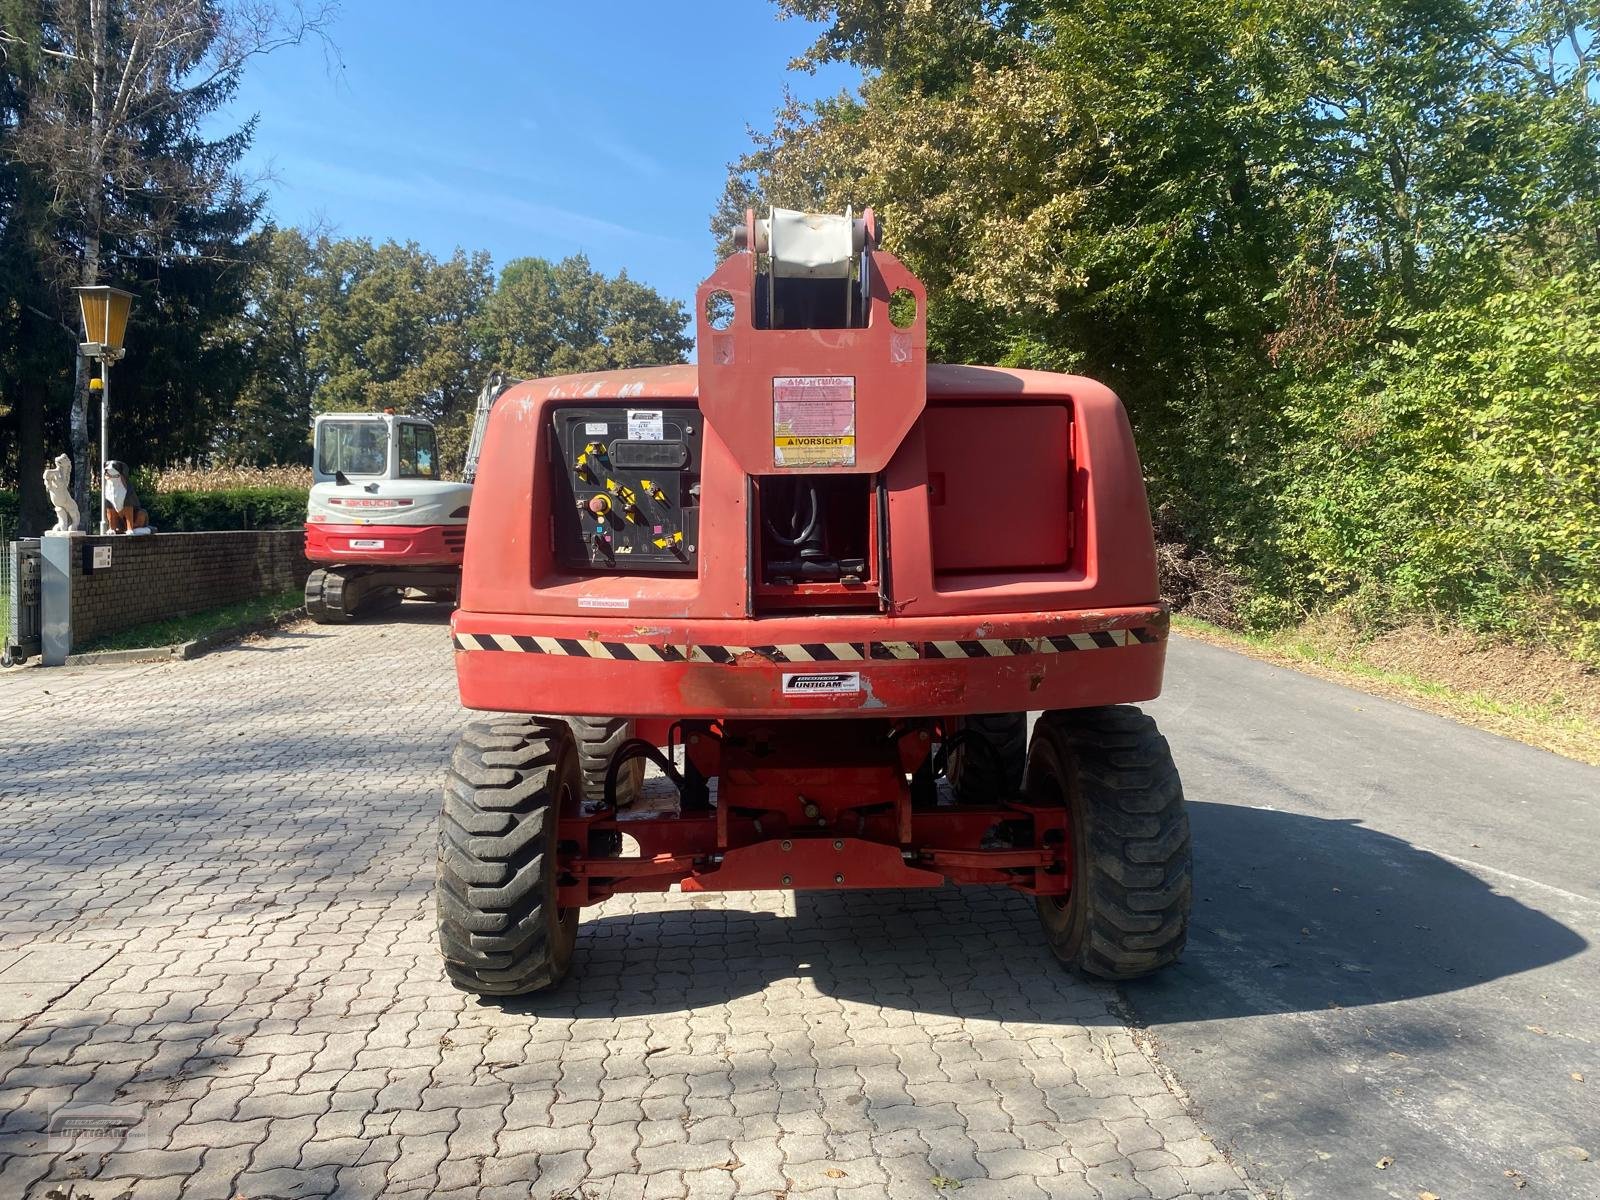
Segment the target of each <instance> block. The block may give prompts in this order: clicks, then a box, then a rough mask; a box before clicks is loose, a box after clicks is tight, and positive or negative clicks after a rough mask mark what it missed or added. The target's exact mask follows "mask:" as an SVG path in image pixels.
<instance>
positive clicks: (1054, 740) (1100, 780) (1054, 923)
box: [1023, 705, 1194, 979]
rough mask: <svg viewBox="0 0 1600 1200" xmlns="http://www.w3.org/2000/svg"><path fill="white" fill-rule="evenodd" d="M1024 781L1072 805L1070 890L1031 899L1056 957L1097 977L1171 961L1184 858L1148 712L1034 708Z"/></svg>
mask: <svg viewBox="0 0 1600 1200" xmlns="http://www.w3.org/2000/svg"><path fill="white" fill-rule="evenodd" d="M1023 790H1024V793H1025V794H1026V795H1027V797H1028V798H1029V799H1030V800H1033V801H1035V802H1057V803H1059V802H1060V801H1061V800H1062V799H1063V798H1065V800H1066V802H1067V804H1068V806H1069V807H1070V809H1071V820H1070V823H1069V829H1070V831H1071V840H1072V850H1073V871H1074V875H1073V879H1074V884H1073V888H1072V892H1071V894H1070V895H1069V896H1067V897H1066V899H1065V900H1064V901H1061V900H1058V899H1056V898H1054V897H1046V896H1041V897H1039V900H1038V907H1039V920H1040V923H1041V924H1042V925H1043V926H1044V932H1045V937H1046V939H1047V940H1048V942H1049V944H1050V949H1051V950H1052V951H1054V952H1055V955H1056V957H1057V958H1059V959H1061V961H1062V962H1064V963H1066V964H1067V965H1068V966H1071V967H1073V968H1075V969H1077V970H1079V971H1082V972H1083V973H1085V974H1087V975H1094V976H1097V977H1099V978H1101V979H1137V978H1139V977H1140V976H1143V975H1149V974H1150V973H1151V972H1153V971H1157V970H1160V969H1161V968H1162V967H1164V966H1167V965H1168V964H1170V963H1172V962H1174V961H1176V960H1177V958H1178V956H1179V955H1180V954H1181V953H1182V952H1183V945H1184V941H1185V939H1186V938H1187V937H1188V931H1189V906H1190V902H1191V896H1192V894H1193V890H1194V888H1193V873H1194V863H1193V856H1192V854H1191V843H1190V837H1189V814H1188V811H1187V810H1186V809H1185V807H1184V801H1183V783H1182V781H1181V780H1180V779H1179V778H1178V769H1177V767H1176V766H1175V765H1174V764H1173V761H1172V751H1171V749H1170V748H1169V747H1168V745H1167V739H1166V738H1164V737H1162V736H1161V733H1160V731H1159V730H1157V729H1156V723H1155V721H1153V720H1152V719H1151V718H1149V717H1147V716H1146V715H1145V714H1144V713H1142V712H1140V711H1139V710H1138V709H1137V708H1133V707H1130V706H1128V705H1118V706H1116V707H1112V708H1086V709H1076V710H1067V711H1058V712H1047V713H1044V714H1042V715H1041V716H1040V717H1039V721H1038V723H1037V725H1036V726H1035V727H1034V731H1033V744H1032V746H1031V747H1030V748H1029V751H1028V773H1027V779H1026V782H1025V784H1024V789H1023Z"/></svg>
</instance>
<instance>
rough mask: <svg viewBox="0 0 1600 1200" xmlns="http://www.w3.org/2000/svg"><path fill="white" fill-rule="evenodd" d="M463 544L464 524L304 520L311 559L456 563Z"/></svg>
mask: <svg viewBox="0 0 1600 1200" xmlns="http://www.w3.org/2000/svg"><path fill="white" fill-rule="evenodd" d="M466 545H467V527H466V526H465V525H381V526H374V525H324V524H316V523H311V522H307V524H306V557H307V558H308V559H310V560H311V561H312V562H315V563H362V564H367V563H393V564H394V565H396V566H407V567H459V566H460V565H461V560H462V557H463V556H464V554H465V553H466Z"/></svg>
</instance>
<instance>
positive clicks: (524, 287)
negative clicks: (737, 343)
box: [475, 254, 694, 377]
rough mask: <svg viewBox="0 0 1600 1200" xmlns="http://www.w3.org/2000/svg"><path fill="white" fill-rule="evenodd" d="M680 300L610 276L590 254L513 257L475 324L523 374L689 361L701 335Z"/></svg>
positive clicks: (502, 359)
mask: <svg viewBox="0 0 1600 1200" xmlns="http://www.w3.org/2000/svg"><path fill="white" fill-rule="evenodd" d="M687 322H688V314H687V313H686V312H685V311H684V307H683V305H682V304H680V303H679V302H678V301H676V300H667V299H665V298H664V297H662V296H660V295H659V294H657V293H656V292H655V291H654V290H653V289H651V288H648V287H645V286H644V285H643V284H640V283H635V282H634V281H633V280H631V279H629V278H628V273H627V272H626V271H624V272H622V273H621V274H620V275H618V276H616V278H614V279H608V278H606V276H604V275H602V274H600V272H598V271H596V270H594V269H593V268H592V267H590V265H589V260H588V258H586V257H585V256H584V255H582V254H577V255H574V256H572V257H571V258H565V259H562V260H561V261H560V262H558V263H551V262H548V261H546V260H545V259H542V258H518V259H514V260H512V261H511V262H509V263H507V264H506V266H505V270H503V271H502V272H501V273H500V283H499V286H497V287H496V288H495V290H494V293H493V294H492V295H491V296H489V298H488V300H487V301H486V303H485V304H484V306H483V310H482V312H481V314H480V315H479V316H478V319H477V323H476V326H475V330H476V334H477V338H478V341H479V343H480V344H481V345H482V346H483V352H484V355H485V357H486V358H487V359H488V360H489V361H490V362H492V363H493V364H494V365H495V366H496V367H499V368H501V369H503V370H506V371H510V372H511V373H512V374H515V375H523V376H528V377H537V376H543V375H565V374H570V373H574V372H579V371H609V370H613V369H616V368H619V367H641V366H656V365H660V364H663V363H675V362H682V361H683V359H684V355H686V354H687V353H688V352H689V350H690V349H691V348H693V346H694V343H693V341H692V340H691V339H690V338H688V337H686V336H685V335H684V332H683V330H684V326H685V324H686V323H687Z"/></svg>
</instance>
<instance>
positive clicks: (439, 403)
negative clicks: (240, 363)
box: [311, 241, 493, 420]
mask: <svg viewBox="0 0 1600 1200" xmlns="http://www.w3.org/2000/svg"><path fill="white" fill-rule="evenodd" d="M323 269H324V271H325V272H326V274H327V280H326V282H325V283H324V285H323V288H322V296H323V299H322V303H323V308H322V311H321V313H320V315H319V317H318V320H317V328H316V332H315V333H314V335H313V336H312V339H311V355H312V360H313V363H314V364H315V368H316V369H317V370H318V371H319V372H320V373H321V378H322V382H321V388H320V390H319V392H318V394H317V407H318V408H319V409H320V410H321V411H323V412H331V411H336V410H342V409H380V408H386V407H387V408H395V409H397V410H401V411H407V412H414V413H418V414H419V415H422V416H426V417H432V418H433V419H435V420H446V419H448V418H450V417H453V416H458V415H460V414H461V413H463V412H464V411H465V410H466V409H467V407H468V406H469V404H470V402H471V400H472V398H473V397H474V396H475V395H476V393H477V389H478V382H479V378H478V377H479V376H480V375H481V374H482V373H483V368H482V365H481V359H480V356H479V353H478V350H477V347H476V346H475V345H474V344H473V339H472V324H473V320H474V318H475V317H476V316H477V314H478V312H479V310H480V308H481V307H482V305H483V302H484V297H485V296H487V295H488V292H489V289H490V287H491V286H492V278H493V277H492V275H491V274H490V270H489V256H488V255H487V254H486V253H484V252H483V251H476V252H474V253H472V254H470V255H469V254H467V253H466V252H464V251H462V250H457V251H456V252H455V254H454V255H452V256H451V257H450V258H448V259H445V260H444V261H442V262H441V261H440V260H439V259H437V258H435V257H434V256H433V255H431V254H429V253H427V252H426V251H424V250H422V249H421V248H420V247H419V246H418V245H417V244H416V243H415V242H407V243H406V244H405V245H403V246H402V245H400V244H399V243H396V242H384V243H383V244H382V245H380V246H374V245H373V244H372V243H371V242H367V241H337V242H333V243H331V244H330V245H329V246H328V248H327V251H326V257H325V263H324V268H323Z"/></svg>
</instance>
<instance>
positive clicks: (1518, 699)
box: [1172, 616, 1600, 765]
mask: <svg viewBox="0 0 1600 1200" xmlns="http://www.w3.org/2000/svg"><path fill="white" fill-rule="evenodd" d="M1172 624H1173V628H1174V629H1175V630H1176V631H1177V632H1179V633H1182V634H1186V635H1187V636H1189V637H1192V638H1195V639H1196V640H1199V641H1204V642H1210V643H1212V644H1214V645H1221V646H1226V647H1228V648H1230V649H1234V650H1241V651H1243V652H1244V653H1246V654H1249V655H1251V656H1253V657H1255V658H1261V659H1265V660H1267V661H1269V662H1275V663H1278V664H1279V665H1281V666H1287V667H1291V668H1294V669H1296V670H1301V671H1305V672H1306V673H1308V674H1312V675H1318V676H1321V677H1322V678H1326V679H1332V680H1334V681H1335V682H1338V683H1343V684H1346V685H1348V686H1350V687H1354V688H1358V689H1360V690H1361V691H1365V692H1371V693H1373V694H1376V695H1379V696H1384V697H1387V698H1389V699H1391V700H1399V701H1401V702H1402V703H1406V704H1410V705H1411V706H1412V707H1414V708H1421V709H1425V710H1427V711H1429V712H1434V713H1438V714H1440V715H1442V716H1447V717H1451V718H1454V719H1455V720H1457V721H1460V722H1462V723H1463V724H1467V725H1474V726H1476V727H1478V728H1480V729H1487V730H1489V731H1490V732H1492V733H1498V734H1500V735H1502V736H1505V737H1510V738H1515V739H1516V740H1517V741H1521V742H1526V743H1528V744H1529V745H1532V746H1538V747H1540V748H1542V749H1545V750H1550V751H1552V752H1554V753H1556V754H1561V755H1564V756H1565V757H1567V758H1574V759H1577V760H1578V761H1580V762H1587V763H1594V764H1597V765H1600V675H1596V673H1594V672H1592V671H1589V670H1587V669H1586V668H1584V667H1582V666H1580V665H1578V664H1575V663H1572V662H1570V661H1569V660H1565V659H1563V658H1561V657H1560V656H1559V655H1556V654H1553V653H1552V652H1550V651H1547V650H1537V649H1529V648H1527V647H1512V646H1507V645H1503V644H1498V643H1490V642H1483V641H1480V640H1478V639H1474V638H1472V636H1471V635H1469V634H1465V633H1462V632H1461V631H1459V630H1451V631H1441V630H1439V629H1437V628H1430V627H1423V626H1414V627H1410V628H1408V629H1405V630H1397V631H1394V632H1393V633H1392V634H1389V635H1386V636H1385V637H1383V638H1369V639H1362V638H1358V637H1353V636H1351V635H1350V633H1349V631H1348V629H1346V628H1342V627H1339V626H1337V625H1333V626H1330V625H1328V624H1326V623H1323V624H1319V623H1318V622H1316V621H1311V622H1307V623H1306V624H1305V625H1302V626H1300V627H1298V628H1294V629H1286V630H1281V631H1278V632H1275V633H1267V634H1255V633H1239V632H1236V631H1234V630H1230V629H1223V628H1221V627H1220V626H1217V625H1213V624H1211V623H1210V622H1207V621H1199V620H1196V619H1194V618H1193V617H1184V616H1174V617H1173V619H1172ZM1397 646H1403V647H1404V648H1405V649H1404V653H1397V652H1396V649H1395V648H1396V647H1397Z"/></svg>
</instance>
